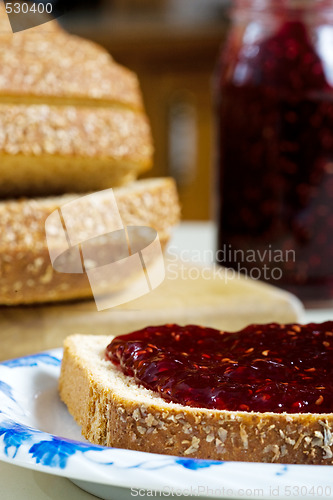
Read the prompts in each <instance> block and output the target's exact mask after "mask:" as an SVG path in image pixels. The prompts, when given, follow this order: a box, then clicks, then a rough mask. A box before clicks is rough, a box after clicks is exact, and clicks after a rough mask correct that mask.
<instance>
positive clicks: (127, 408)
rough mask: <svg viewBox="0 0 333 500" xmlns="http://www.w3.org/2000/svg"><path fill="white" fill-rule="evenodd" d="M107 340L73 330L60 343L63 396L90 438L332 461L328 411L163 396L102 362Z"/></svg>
mask: <svg viewBox="0 0 333 500" xmlns="http://www.w3.org/2000/svg"><path fill="white" fill-rule="evenodd" d="M110 341H111V338H110V337H107V336H100V337H95V336H91V337H90V339H89V337H87V336H80V335H74V336H71V337H69V338H67V339H66V341H65V344H64V358H63V362H62V368H61V375H60V381H59V390H60V396H61V398H62V400H63V401H64V402H65V403H66V405H67V407H68V409H69V411H70V413H71V414H72V415H73V416H74V418H75V420H76V421H77V423H78V424H79V425H81V426H82V434H83V435H84V436H85V437H86V438H87V439H88V440H89V441H91V442H93V443H96V444H101V445H106V446H113V447H116V448H128V449H133V450H139V451H146V452H153V453H162V454H163V453H165V454H170V455H180V456H185V457H190V458H203V459H213V460H231V461H247V462H276V463H298V464H320V465H332V464H333V459H332V457H333V453H332V452H333V435H332V432H333V414H332V413H329V414H306V413H305V414H287V413H282V414H275V413H257V412H235V411H218V410H208V409H204V408H191V407H184V406H182V405H178V404H173V403H167V402H165V401H163V400H161V398H159V397H158V396H155V394H154V393H152V392H151V391H147V390H146V389H144V388H140V389H135V387H136V386H135V384H134V383H133V381H132V380H131V379H130V378H129V377H125V376H124V375H122V374H119V371H118V370H117V369H116V368H112V367H108V366H107V365H106V364H105V363H108V362H106V361H103V353H104V349H105V347H106V346H107V345H108V343H109V342H110ZM82 345H85V346H86V348H87V350H86V351H82ZM103 346H104V349H103ZM88 347H89V349H88ZM110 365H111V363H110ZM102 371H103V372H106V374H105V377H103V376H101V372H102ZM119 378H120V379H122V380H124V379H125V381H126V382H125V383H124V384H122V382H121V381H120V382H119ZM126 384H127V386H129V387H133V386H134V390H137V391H138V396H137V397H136V396H135V397H133V392H128V391H127V390H119V387H126Z"/></svg>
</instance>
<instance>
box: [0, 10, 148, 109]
mask: <svg viewBox="0 0 333 500" xmlns="http://www.w3.org/2000/svg"><path fill="white" fill-rule="evenodd" d="M1 4H2V2H1ZM1 4H0V5H1ZM0 14H2V12H1V10H0ZM4 16H6V17H7V15H6V14H5V13H4ZM0 28H1V26H0ZM0 42H1V51H0V102H1V101H2V100H5V99H6V98H9V97H10V98H16V99H19V100H20V101H24V102H26V103H29V101H30V100H35V102H36V101H37V102H38V99H40V100H42V101H43V102H46V103H47V102H49V100H52V101H53V102H54V103H55V104H56V103H57V102H59V101H61V100H62V101H64V102H65V103H67V104H69V105H71V104H73V100H74V101H75V102H77V103H78V104H80V102H81V103H83V104H84V103H86V104H88V103H90V104H91V105H94V104H96V105H103V106H107V105H109V104H112V103H118V104H121V105H123V106H126V107H129V108H131V109H136V110H142V109H143V104H142V96H141V92H140V87H139V82H138V79H137V76H136V75H135V74H134V73H133V72H131V71H130V70H128V69H127V68H124V67H123V66H121V65H119V64H117V63H116V62H115V61H114V59H113V58H112V57H111V55H110V54H109V53H108V52H107V51H106V50H105V49H104V48H102V47H101V46H99V45H97V44H96V43H94V42H91V41H89V40H84V39H83V38H79V37H77V36H74V35H70V34H69V33H66V32H65V31H63V30H62V29H61V28H59V29H57V30H54V31H53V32H47V33H45V32H38V31H37V32H36V31H33V30H27V31H23V32H20V33H16V34H15V35H13V33H11V32H10V33H6V32H4V31H3V30H1V31H0ZM49 103H50V102H49Z"/></svg>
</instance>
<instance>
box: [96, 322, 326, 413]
mask: <svg viewBox="0 0 333 500" xmlns="http://www.w3.org/2000/svg"><path fill="white" fill-rule="evenodd" d="M291 331H293V332H294V333H295V335H292V336H291V335H290V332H291ZM332 332H333V321H329V322H326V323H323V324H315V323H311V324H309V325H278V324H276V323H271V324H267V325H250V326H248V327H247V328H245V329H244V330H241V331H239V332H233V333H230V332H221V331H219V330H215V329H213V328H204V327H201V326H195V325H188V326H184V327H183V326H178V325H164V326H151V327H148V328H145V329H143V330H139V331H136V332H134V333H130V334H128V335H121V336H119V337H115V338H114V339H113V341H112V342H111V344H110V345H108V346H107V348H106V351H105V357H106V359H107V360H110V361H111V362H112V363H114V364H115V365H117V366H118V368H119V369H120V370H121V371H122V372H123V373H124V374H125V375H128V376H131V377H134V380H135V382H136V383H137V384H138V385H142V386H144V387H145V388H147V389H151V390H152V391H155V392H157V393H158V394H159V395H160V396H161V397H162V398H163V399H165V400H166V401H168V402H174V403H180V404H182V405H185V406H192V407H199V408H209V409H216V410H230V411H258V412H275V413H282V412H287V413H308V412H309V413H331V412H333V339H332V340H331V339H330V337H331V335H330V334H331V333H332Z"/></svg>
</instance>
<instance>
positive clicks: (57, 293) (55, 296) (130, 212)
mask: <svg viewBox="0 0 333 500" xmlns="http://www.w3.org/2000/svg"><path fill="white" fill-rule="evenodd" d="M114 194H115V198H116V201H117V206H118V209H119V213H120V216H121V218H122V222H123V224H124V225H125V226H149V227H152V228H154V229H156V231H157V232H158V234H159V237H160V241H161V245H162V248H164V247H165V246H166V244H167V242H168V240H169V237H170V232H171V229H172V227H173V226H174V225H175V224H177V223H178V221H179V212H180V210H179V203H178V196H177V190H176V186H175V182H174V181H173V179H169V178H164V179H163V178H162V179H148V180H141V181H137V182H134V183H132V184H130V185H127V186H125V187H120V188H115V189H114ZM78 197H79V195H77V194H76V195H74V194H73V195H64V196H58V197H52V198H39V199H38V198H36V199H22V200H10V201H1V202H0V234H1V239H0V303H1V304H7V305H14V304H29V303H36V302H50V301H59V300H71V299H78V298H84V297H91V295H92V292H91V287H90V284H89V281H88V278H87V276H86V274H66V273H59V272H56V271H54V269H53V268H52V265H51V261H50V256H49V250H48V245H47V242H46V236H45V221H46V219H47V217H48V216H49V215H50V214H52V213H53V211H54V210H56V209H57V208H59V207H61V206H62V205H64V204H66V203H69V202H71V201H74V200H75V199H76V198H78ZM93 203H94V207H95V208H97V210H96V213H97V214H98V215H97V216H96V213H95V214H94V213H93V211H92V210H91V211H90V210H89V205H88V206H87V208H86V213H85V214H83V213H82V211H81V212H80V213H76V214H74V217H72V219H71V224H72V226H73V227H74V228H75V231H76V232H77V234H80V232H81V231H82V232H83V233H86V230H87V228H89V227H91V225H94V227H95V228H96V227H97V228H98V231H97V232H98V233H99V234H105V233H108V232H109V229H108V228H109V227H110V224H109V223H110V217H111V218H112V217H113V215H112V211H111V210H110V203H111V206H113V205H112V201H111V202H110V198H109V196H108V192H106V193H104V192H101V193H98V194H97V193H96V195H95V197H94V200H93ZM51 231H52V228H51ZM54 241H55V244H57V232H56V231H55V240H54ZM49 244H52V241H50V242H49ZM96 248H97V249H98V248H101V251H102V249H103V242H101V245H100V247H99V245H98V242H97V244H96ZM118 281H119V282H120V285H121V275H115V276H114V283H110V286H111V287H113V286H114V287H115V288H116V286H117V282H118ZM118 287H119V284H118Z"/></svg>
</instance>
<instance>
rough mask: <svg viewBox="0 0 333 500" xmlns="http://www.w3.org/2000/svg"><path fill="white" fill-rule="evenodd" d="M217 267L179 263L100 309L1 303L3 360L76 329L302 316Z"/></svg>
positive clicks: (288, 298)
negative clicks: (153, 285) (145, 288)
mask: <svg viewBox="0 0 333 500" xmlns="http://www.w3.org/2000/svg"><path fill="white" fill-rule="evenodd" d="M217 271H218V268H215V271H214V269H213V268H212V269H209V268H200V267H198V266H195V265H191V266H189V265H188V264H183V263H181V262H178V263H177V264H176V267H175V265H174V266H173V267H172V268H171V270H170V271H169V273H168V275H167V277H166V279H165V281H164V282H163V283H162V285H160V286H159V287H158V288H157V289H155V290H154V291H152V292H151V293H149V294H147V295H145V296H143V297H141V298H139V299H136V300H134V301H132V302H130V303H128V304H125V305H122V306H119V307H116V308H112V309H107V310H104V311H101V312H98V311H97V309H96V305H95V303H94V301H81V302H77V303H67V304H55V305H46V306H45V305H43V306H31V307H30V306H29V307H27V306H26V307H1V308H0V342H1V350H0V359H1V360H4V359H9V358H13V357H17V356H23V355H26V354H32V353H35V352H38V351H42V350H45V349H50V348H53V347H59V346H61V345H62V343H63V340H64V338H65V337H66V336H67V335H70V334H72V333H83V334H97V335H101V334H113V335H119V334H123V333H128V332H130V331H133V330H135V329H139V328H142V327H144V326H147V325H153V324H155V325H156V324H163V323H179V324H189V323H192V324H193V323H196V324H202V325H205V326H211V327H215V328H219V329H221V330H231V331H232V330H238V329H240V328H243V327H244V326H246V325H247V324H250V323H266V322H272V321H277V322H281V323H292V322H296V321H297V320H299V318H300V315H301V314H302V306H301V304H300V302H299V301H298V300H297V299H296V297H294V296H293V295H291V294H289V293H286V292H284V291H282V290H279V289H277V288H275V287H272V286H270V285H267V284H264V283H261V282H259V281H252V280H250V279H245V278H243V277H241V278H239V277H229V278H226V275H225V273H224V275H223V272H221V271H219V272H217Z"/></svg>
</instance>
